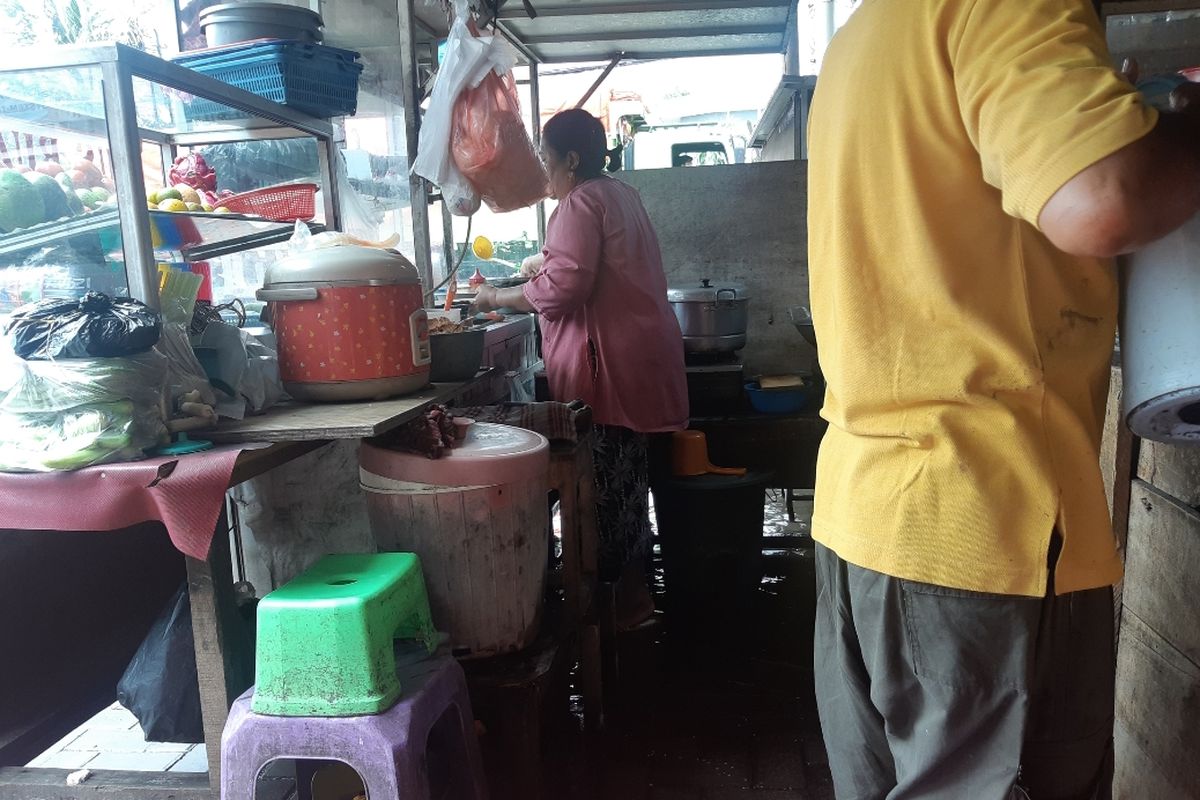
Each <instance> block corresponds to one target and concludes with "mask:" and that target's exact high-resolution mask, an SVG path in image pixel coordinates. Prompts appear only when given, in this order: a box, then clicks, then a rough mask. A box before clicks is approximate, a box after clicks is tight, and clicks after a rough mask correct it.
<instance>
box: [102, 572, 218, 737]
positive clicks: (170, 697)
mask: <svg viewBox="0 0 1200 800" xmlns="http://www.w3.org/2000/svg"><path fill="white" fill-rule="evenodd" d="M117 700H118V701H120V703H121V705H123V706H125V708H126V709H128V710H129V711H130V712H131V713H132V714H133V715H134V716H135V717H137V721H138V722H139V723H140V724H141V726H142V731H143V732H144V733H145V736H146V741H148V742H180V743H183V744H198V743H200V742H203V741H204V720H203V718H202V716H201V713H200V682H199V678H198V677H197V673H196V650H195V644H194V636H193V634H192V605H191V601H190V599H189V598H188V593H187V584H184V585H183V586H180V587H179V590H178V591H176V592H175V596H174V597H172V598H171V600H170V602H168V603H167V605H166V608H164V609H163V610H162V613H160V614H159V615H158V619H156V620H155V621H154V625H153V626H152V627H151V628H150V632H149V633H148V634H146V638H145V639H143V640H142V644H141V646H140V647H138V649H137V652H136V653H134V655H133V660H132V661H130V662H129V666H127V667H126V668H125V674H124V675H122V676H121V680H120V681H119V682H118V683H117Z"/></svg>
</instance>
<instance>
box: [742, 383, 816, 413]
mask: <svg viewBox="0 0 1200 800" xmlns="http://www.w3.org/2000/svg"><path fill="white" fill-rule="evenodd" d="M746 396H747V397H748V398H750V407H751V408H753V409H754V410H755V411H757V412H758V413H760V414H794V413H796V412H797V411H800V410H801V409H803V408H804V402H805V400H807V399H808V392H807V391H806V390H805V388H804V387H803V386H798V387H794V388H787V389H763V388H762V387H761V386H759V385H758V384H757V383H755V382H750V383H747V384H746Z"/></svg>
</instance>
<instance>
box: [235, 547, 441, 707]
mask: <svg viewBox="0 0 1200 800" xmlns="http://www.w3.org/2000/svg"><path fill="white" fill-rule="evenodd" d="M395 639H417V640H419V641H421V643H422V644H424V645H425V647H426V649H427V650H429V652H431V653H432V652H433V651H434V650H436V649H437V632H436V631H435V630H434V628H433V622H432V620H431V618H430V614H429V599H428V597H427V596H426V593H425V577H424V575H423V574H422V573H421V561H420V559H419V558H417V556H416V555H415V554H413V553H375V554H363V555H332V556H326V557H325V558H323V559H321V560H320V561H318V562H317V563H316V564H314V565H313V566H312V567H311V568H310V569H308V570H307V571H306V572H304V573H303V574H301V575H299V576H297V577H296V578H294V579H293V580H292V581H290V582H289V583H287V584H286V585H284V586H281V587H280V588H278V589H276V590H275V591H273V592H271V593H270V594H268V595H267V596H266V597H264V598H263V599H262V601H261V602H260V603H259V604H258V642H257V646H256V662H257V664H256V667H255V691H254V703H253V706H252V708H253V710H254V711H255V712H256V713H259V714H269V715H272V716H279V717H351V716H361V715H364V714H379V713H381V712H383V711H386V710H387V709H388V708H390V707H391V706H392V705H393V704H394V703H395V702H396V701H397V700H398V699H399V698H400V681H399V680H398V679H397V677H396V658H395V655H394V653H393V650H392V642H393V640H395Z"/></svg>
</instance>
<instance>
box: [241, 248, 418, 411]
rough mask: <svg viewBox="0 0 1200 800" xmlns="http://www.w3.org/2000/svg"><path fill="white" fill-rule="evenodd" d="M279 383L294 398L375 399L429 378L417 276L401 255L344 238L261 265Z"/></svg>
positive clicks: (415, 386) (260, 294)
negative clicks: (276, 349) (264, 267)
mask: <svg viewBox="0 0 1200 800" xmlns="http://www.w3.org/2000/svg"><path fill="white" fill-rule="evenodd" d="M257 296H258V299H259V300H263V301H265V302H268V303H270V304H271V307H272V308H271V314H272V319H273V325H274V329H275V337H276V339H277V340H278V343H279V372H280V375H281V377H282V378H283V385H284V389H285V390H286V391H287V392H288V394H290V395H291V396H292V397H295V398H296V399H298V400H314V401H320V402H340V401H346V400H381V399H383V398H386V397H395V396H396V395H401V394H407V393H409V392H415V391H417V390H418V389H421V388H422V387H424V386H426V385H427V384H428V383H429V361H430V353H429V322H428V320H427V319H426V316H425V308H424V302H423V300H422V293H421V280H420V278H419V277H418V275H417V269H416V267H414V266H413V265H412V264H411V263H410V262H409V261H408V260H407V259H406V258H404V256H402V255H400V254H399V253H396V252H394V251H391V250H380V249H378V248H374V247H359V246H355V245H346V246H343V247H326V248H320V249H316V250H310V251H307V252H304V253H300V254H297V255H293V256H291V257H289V258H286V259H283V260H281V261H278V262H276V263H275V264H272V265H271V266H270V267H268V268H267V271H266V280H265V282H264V286H263V288H262V289H260V290H259V291H258V292H257Z"/></svg>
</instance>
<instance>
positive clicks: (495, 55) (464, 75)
mask: <svg viewBox="0 0 1200 800" xmlns="http://www.w3.org/2000/svg"><path fill="white" fill-rule="evenodd" d="M469 18H470V9H469V8H468V6H467V2H466V0H455V2H454V24H453V25H451V26H450V35H449V37H447V39H446V57H445V58H444V59H443V60H442V64H441V67H440V68H439V69H438V72H437V79H436V81H435V82H434V84H433V94H432V95H431V96H430V98H429V109H428V110H427V111H426V112H425V116H424V118H423V120H422V123H421V138H420V141H419V142H418V144H417V157H416V159H415V160H414V161H413V167H412V171H413V172H414V173H415V174H417V175H420V176H421V177H423V178H426V179H428V180H430V181H433V182H434V183H435V184H437V185H438V186H439V187H441V190H442V197H443V200H444V202H445V203H446V206H447V207H448V208H449V209H450V213H452V214H455V215H457V216H460V217H468V216H470V215H471V214H474V213H475V212H476V211H478V210H479V194H478V193H477V192H476V191H475V189H474V187H472V185H471V182H470V181H468V180H467V179H466V178H465V177H464V176H463V174H462V172H460V171H459V169H458V167H456V166H455V164H454V157H453V155H452V154H451V147H450V145H451V135H452V132H453V125H454V104H455V101H456V100H457V99H458V96H459V94H460V93H461V92H462V91H463V90H464V89H469V88H471V87H473V86H478V85H479V82H480V81H482V80H483V78H484V76H485V75H487V74H488V73H489V72H491V71H492V70H493V69H497V68H499V70H500V71H501V72H507V71H509V70H511V69H512V65H513V64H514V63H516V57H515V55H513V53H512V51H511V49H509V48H508V46H507V44H506V43H505V42H503V41H499V40H497V37H494V36H480V37H476V36H474V35H472V33H471V29H470V28H469V27H468V24H467V20H468V19H469Z"/></svg>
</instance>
